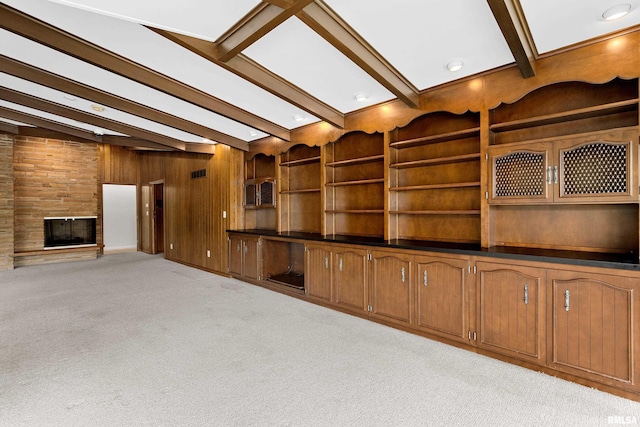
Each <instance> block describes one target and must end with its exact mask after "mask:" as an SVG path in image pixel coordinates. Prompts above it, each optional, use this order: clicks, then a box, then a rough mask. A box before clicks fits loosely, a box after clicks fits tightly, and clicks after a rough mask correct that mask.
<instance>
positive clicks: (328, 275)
mask: <svg viewBox="0 0 640 427" xmlns="http://www.w3.org/2000/svg"><path fill="white" fill-rule="evenodd" d="M306 254H307V255H306V263H305V269H306V271H305V275H304V276H305V289H306V292H307V295H309V296H311V297H315V298H320V299H323V300H326V301H331V300H332V296H333V292H332V282H333V280H332V271H333V253H332V252H331V250H330V248H328V247H326V246H315V245H307V247H306Z"/></svg>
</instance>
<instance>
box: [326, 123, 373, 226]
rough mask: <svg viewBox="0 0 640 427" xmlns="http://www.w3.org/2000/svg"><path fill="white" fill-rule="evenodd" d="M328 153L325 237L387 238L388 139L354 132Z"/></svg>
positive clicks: (337, 143)
mask: <svg viewBox="0 0 640 427" xmlns="http://www.w3.org/2000/svg"><path fill="white" fill-rule="evenodd" d="M325 153H326V161H325V176H326V178H325V179H326V181H325V187H326V197H325V234H343V235H360V236H374V237H383V236H384V208H385V206H384V195H385V189H384V175H385V173H384V171H385V166H384V135H383V134H382V133H373V134H367V133H365V132H351V133H348V134H345V135H344V136H342V137H341V138H340V139H338V140H337V141H336V142H334V143H331V144H328V145H326V146H325Z"/></svg>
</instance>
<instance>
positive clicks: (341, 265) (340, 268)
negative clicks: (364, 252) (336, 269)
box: [340, 258, 342, 271]
mask: <svg viewBox="0 0 640 427" xmlns="http://www.w3.org/2000/svg"><path fill="white" fill-rule="evenodd" d="M340 271H342V258H340Z"/></svg>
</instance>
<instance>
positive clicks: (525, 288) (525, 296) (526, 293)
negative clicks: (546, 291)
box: [524, 285, 529, 305]
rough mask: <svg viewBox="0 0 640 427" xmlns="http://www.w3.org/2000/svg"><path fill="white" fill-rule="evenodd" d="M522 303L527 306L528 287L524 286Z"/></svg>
mask: <svg viewBox="0 0 640 427" xmlns="http://www.w3.org/2000/svg"><path fill="white" fill-rule="evenodd" d="M524 303H525V305H526V304H529V285H524Z"/></svg>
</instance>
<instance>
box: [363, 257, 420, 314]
mask: <svg viewBox="0 0 640 427" xmlns="http://www.w3.org/2000/svg"><path fill="white" fill-rule="evenodd" d="M370 260H371V262H370V265H371V274H370V278H369V282H370V295H371V296H370V298H369V311H370V312H371V314H372V315H373V316H376V317H379V318H383V319H387V320H389V321H391V322H403V323H412V322H413V300H414V292H413V280H412V275H413V256H411V255H407V254H403V253H399V252H398V251H383V250H373V251H371V252H370Z"/></svg>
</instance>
